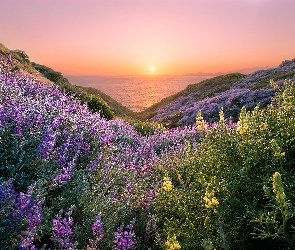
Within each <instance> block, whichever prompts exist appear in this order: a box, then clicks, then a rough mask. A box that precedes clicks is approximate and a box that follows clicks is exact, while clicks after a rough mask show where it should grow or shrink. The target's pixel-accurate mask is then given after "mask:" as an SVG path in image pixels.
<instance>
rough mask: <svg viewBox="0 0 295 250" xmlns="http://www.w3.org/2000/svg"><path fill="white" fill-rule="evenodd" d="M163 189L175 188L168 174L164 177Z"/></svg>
mask: <svg viewBox="0 0 295 250" xmlns="http://www.w3.org/2000/svg"><path fill="white" fill-rule="evenodd" d="M163 189H164V190H165V191H171V190H172V189H173V185H172V182H171V181H170V179H169V178H168V177H167V176H165V177H164V182H163Z"/></svg>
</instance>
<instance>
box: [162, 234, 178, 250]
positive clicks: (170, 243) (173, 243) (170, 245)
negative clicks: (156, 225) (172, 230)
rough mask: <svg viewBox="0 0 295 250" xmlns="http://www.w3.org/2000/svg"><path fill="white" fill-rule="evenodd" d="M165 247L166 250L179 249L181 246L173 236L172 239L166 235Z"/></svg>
mask: <svg viewBox="0 0 295 250" xmlns="http://www.w3.org/2000/svg"><path fill="white" fill-rule="evenodd" d="M165 245H166V246H167V248H166V249H167V250H176V249H181V246H180V244H179V242H178V241H177V239H176V236H175V234H174V235H173V236H172V237H170V236H169V235H168V237H167V241H166V242H165Z"/></svg>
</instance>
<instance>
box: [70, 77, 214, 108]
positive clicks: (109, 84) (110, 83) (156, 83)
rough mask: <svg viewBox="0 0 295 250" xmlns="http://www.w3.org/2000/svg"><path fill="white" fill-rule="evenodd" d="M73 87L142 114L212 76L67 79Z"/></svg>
mask: <svg viewBox="0 0 295 250" xmlns="http://www.w3.org/2000/svg"><path fill="white" fill-rule="evenodd" d="M66 77H67V78H68V80H69V81H70V83H71V84H74V85H79V86H83V87H92V88H96V89H98V90H100V91H102V92H103V93H105V94H107V95H109V96H110V97H112V98H113V99H115V100H116V101H118V102H120V103H121V104H122V105H124V106H126V107H127V108H129V109H131V110H133V111H135V112H139V111H143V110H144V109H146V108H148V107H150V106H151V105H153V104H155V103H157V102H159V101H161V100H162V99H163V98H165V97H168V96H170V95H173V94H175V93H177V92H179V91H181V90H183V89H185V88H186V86H187V85H189V84H194V83H198V82H200V81H203V80H205V79H208V78H210V76H66Z"/></svg>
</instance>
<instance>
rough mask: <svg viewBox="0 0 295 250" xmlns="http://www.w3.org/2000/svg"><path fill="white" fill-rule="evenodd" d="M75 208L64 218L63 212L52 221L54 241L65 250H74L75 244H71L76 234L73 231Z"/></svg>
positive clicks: (72, 207)
mask: <svg viewBox="0 0 295 250" xmlns="http://www.w3.org/2000/svg"><path fill="white" fill-rule="evenodd" d="M73 209H74V206H71V208H70V210H69V211H68V212H67V213H66V217H62V210H61V211H60V212H59V213H58V214H57V215H56V217H55V219H53V220H52V239H53V241H54V242H56V243H57V244H58V246H59V247H61V248H63V249H72V248H73V247H74V244H73V243H72V242H71V239H70V238H71V236H72V235H73V234H74V231H73V229H72V227H71V226H72V225H73V223H74V222H73V218H72V217H71V215H72V212H73Z"/></svg>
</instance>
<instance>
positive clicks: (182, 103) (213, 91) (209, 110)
mask: <svg viewBox="0 0 295 250" xmlns="http://www.w3.org/2000/svg"><path fill="white" fill-rule="evenodd" d="M294 75H295V60H294V59H293V60H286V61H284V62H282V63H281V65H279V66H278V67H277V68H271V69H267V70H259V71H256V72H254V73H252V74H250V75H242V74H240V73H233V74H228V75H223V76H217V77H214V78H211V79H207V80H204V81H202V82H200V83H197V84H192V85H189V86H188V87H187V88H186V89H184V90H183V91H181V92H179V93H177V94H175V95H172V96H169V97H167V98H165V99H163V100H162V101H160V102H159V103H157V104H155V105H153V106H151V107H149V108H148V109H146V110H144V111H143V112H141V113H138V114H136V117H137V118H139V119H149V120H150V121H158V122H162V123H164V124H166V126H168V127H175V126H183V125H187V124H192V123H194V122H195V118H196V114H197V112H198V110H202V114H203V117H204V119H205V120H206V121H208V122H216V121H217V120H218V114H219V110H220V108H221V107H223V110H224V114H225V118H226V119H228V118H230V119H231V120H232V121H234V122H236V121H237V119H238V116H239V113H240V110H241V108H242V107H243V106H245V107H246V109H247V110H253V108H254V107H255V106H256V105H257V104H258V103H260V105H261V106H262V107H265V106H266V105H267V104H269V103H270V101H271V98H272V97H273V95H274V90H273V88H272V86H271V85H270V80H271V79H273V80H274V81H275V82H277V83H279V84H282V82H283V80H284V79H293V80H294V79H295V77H294Z"/></svg>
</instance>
